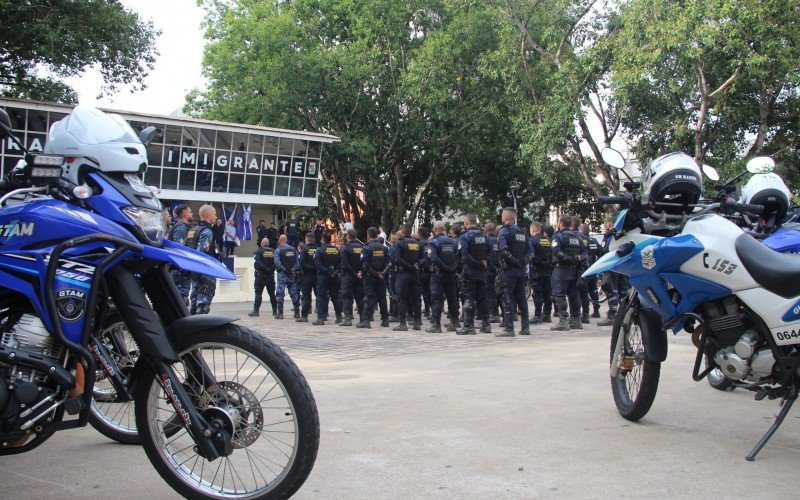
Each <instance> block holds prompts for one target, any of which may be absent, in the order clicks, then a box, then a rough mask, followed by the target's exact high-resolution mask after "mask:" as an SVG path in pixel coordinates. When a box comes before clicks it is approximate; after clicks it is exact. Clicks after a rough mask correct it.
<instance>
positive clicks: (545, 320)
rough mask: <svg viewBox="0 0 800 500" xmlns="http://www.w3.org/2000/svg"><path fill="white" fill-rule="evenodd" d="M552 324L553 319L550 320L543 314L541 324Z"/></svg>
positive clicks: (548, 316) (547, 315)
mask: <svg viewBox="0 0 800 500" xmlns="http://www.w3.org/2000/svg"><path fill="white" fill-rule="evenodd" d="M552 322H553V318H551V317H550V315H549V314H545V315H544V316H542V323H552Z"/></svg>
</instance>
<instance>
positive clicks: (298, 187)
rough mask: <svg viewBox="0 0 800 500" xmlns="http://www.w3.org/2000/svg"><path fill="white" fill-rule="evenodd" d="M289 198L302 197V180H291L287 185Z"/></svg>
mask: <svg viewBox="0 0 800 500" xmlns="http://www.w3.org/2000/svg"><path fill="white" fill-rule="evenodd" d="M289 196H303V178H302V177H301V178H299V179H292V182H291V183H290V184H289Z"/></svg>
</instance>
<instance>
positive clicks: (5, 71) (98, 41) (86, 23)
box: [0, 0, 159, 103]
mask: <svg viewBox="0 0 800 500" xmlns="http://www.w3.org/2000/svg"><path fill="white" fill-rule="evenodd" d="M0 17H2V19H3V22H2V23H1V24H0V95H4V96H10V97H22V98H28V99H38V100H47V101H55V102H64V103H75V102H77V94H76V93H75V91H74V90H72V89H71V88H70V87H69V86H67V85H65V84H64V83H62V82H60V81H58V78H63V77H68V76H74V75H77V74H80V73H81V72H82V71H83V70H85V69H86V68H87V67H89V66H92V65H98V66H99V68H100V73H101V74H102V76H103V79H104V82H105V86H104V91H106V92H113V91H115V90H116V89H117V88H118V86H119V85H127V84H134V85H137V86H139V87H144V79H145V77H146V76H147V74H148V71H150V70H152V69H153V63H154V61H155V57H156V56H157V55H158V54H157V52H156V50H155V45H154V41H155V38H156V36H158V34H159V33H158V31H156V30H155V29H154V28H153V24H152V22H150V21H143V20H141V19H140V18H139V16H138V15H137V14H135V13H133V12H131V11H129V10H127V9H125V8H124V7H123V6H122V4H120V3H119V2H118V1H117V0H24V1H23V0H0Z"/></svg>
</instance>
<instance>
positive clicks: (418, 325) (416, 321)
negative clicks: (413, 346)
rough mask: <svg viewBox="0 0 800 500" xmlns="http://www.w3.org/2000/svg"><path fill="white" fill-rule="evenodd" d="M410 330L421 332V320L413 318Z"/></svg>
mask: <svg viewBox="0 0 800 500" xmlns="http://www.w3.org/2000/svg"><path fill="white" fill-rule="evenodd" d="M411 329H412V330H417V331H419V330H422V318H414V325H413V326H412V327H411Z"/></svg>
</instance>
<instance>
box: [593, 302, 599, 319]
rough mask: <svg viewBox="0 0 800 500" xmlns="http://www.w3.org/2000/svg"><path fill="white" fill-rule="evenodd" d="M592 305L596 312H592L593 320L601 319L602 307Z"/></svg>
mask: <svg viewBox="0 0 800 500" xmlns="http://www.w3.org/2000/svg"><path fill="white" fill-rule="evenodd" d="M592 305H593V306H594V312H592V317H593V318H599V317H600V306H599V305H594V304H592Z"/></svg>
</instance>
